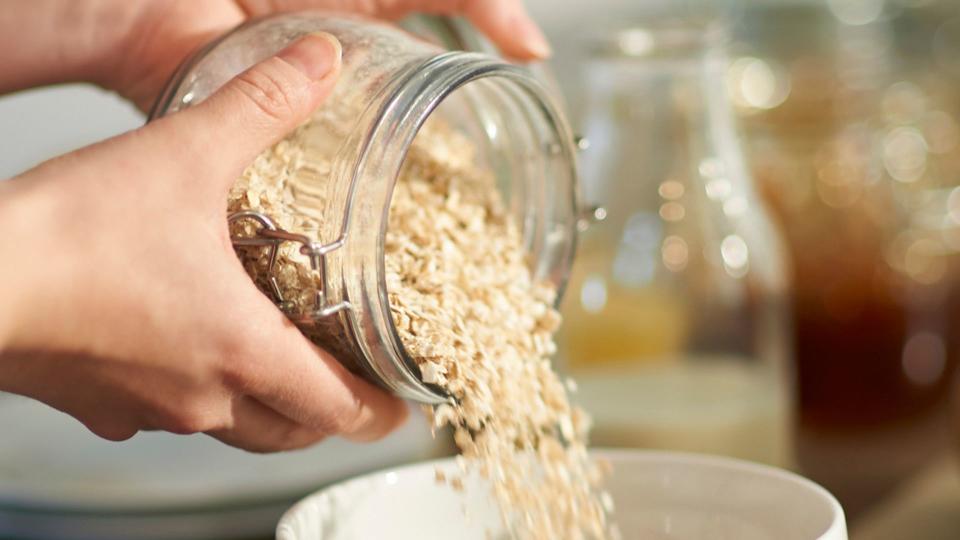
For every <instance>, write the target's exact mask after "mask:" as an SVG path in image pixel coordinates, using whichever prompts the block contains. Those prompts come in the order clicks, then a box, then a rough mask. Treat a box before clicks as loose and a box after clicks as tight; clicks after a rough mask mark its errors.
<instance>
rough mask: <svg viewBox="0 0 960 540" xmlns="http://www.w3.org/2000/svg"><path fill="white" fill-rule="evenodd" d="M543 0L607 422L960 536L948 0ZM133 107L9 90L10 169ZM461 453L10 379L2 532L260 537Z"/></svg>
mask: <svg viewBox="0 0 960 540" xmlns="http://www.w3.org/2000/svg"><path fill="white" fill-rule="evenodd" d="M527 3H528V5H529V6H530V8H531V10H532V11H533V12H534V14H535V16H536V18H537V19H538V20H539V21H540V22H541V23H542V25H543V26H544V27H545V29H546V31H547V33H548V35H549V37H550V38H551V41H552V43H553V45H554V49H555V53H554V58H553V60H552V61H551V63H550V64H551V65H550V67H551V69H552V70H553V73H554V75H555V76H556V79H557V82H558V84H559V87H560V88H561V89H562V92H563V94H564V98H565V99H566V101H567V104H568V106H569V109H570V112H571V119H572V120H573V123H574V127H575V130H576V131H577V132H578V133H581V134H583V135H584V137H585V139H584V142H583V143H582V146H583V147H584V150H583V153H582V156H581V158H582V159H581V166H582V172H583V179H584V191H585V198H586V201H587V202H588V203H590V204H593V205H596V206H598V207H602V209H603V210H602V211H600V212H599V214H602V217H604V218H605V219H604V220H603V221H601V222H600V223H598V224H596V225H595V226H594V227H592V228H590V229H589V230H588V231H586V232H585V233H584V236H583V242H582V248H581V253H580V257H579V260H578V262H577V264H576V265H575V268H574V271H573V276H572V279H571V283H570V287H569V288H568V290H567V294H566V299H565V301H564V304H563V311H564V316H565V319H566V322H565V326H564V329H563V330H562V332H561V336H560V354H559V358H558V365H559V366H560V367H561V368H562V369H563V370H565V371H567V372H568V373H570V374H572V375H574V376H575V377H576V378H577V380H578V381H579V390H578V393H579V395H580V400H581V402H582V403H583V404H584V405H585V407H586V408H587V409H588V410H591V411H592V412H593V413H594V415H595V424H596V428H595V436H594V443H595V444H596V445H599V446H633V447H642V448H669V449H680V450H690V451H701V452H711V453H721V454H727V455H733V456H737V457H742V458H746V459H751V460H756V461H761V462H767V463H771V464H775V465H778V466H783V467H788V468H791V469H794V470H797V471H799V472H800V473H802V474H804V475H806V476H808V477H810V478H812V479H813V480H815V481H817V482H819V483H821V484H823V485H824V486H825V487H827V488H828V489H830V490H831V491H832V492H833V493H834V494H836V496H837V497H838V498H839V499H840V501H841V503H842V504H843V505H844V507H845V509H846V511H847V513H848V520H849V523H850V525H851V529H852V533H851V537H852V539H853V540H887V539H891V540H892V539H905V538H910V539H918V540H935V539H936V540H939V539H948V538H949V539H956V538H960V474H958V468H957V461H956V460H957V458H958V455H960V452H958V451H960V406H958V405H957V403H958V402H957V400H956V397H957V395H958V391H960V382H958V381H957V376H956V374H955V371H956V369H955V367H956V365H957V363H958V358H960V255H958V254H960V2H958V1H957V0H792V1H788V0H779V1H774V0H767V1H758V0H742V1H739V2H737V1H734V0H725V1H721V0H716V1H713V2H710V1H700V2H692V1H678V0H629V1H617V0H593V1H591V2H562V3H561V2H555V1H551V0H528V2H527ZM718 21H719V22H718ZM142 122H143V116H142V115H141V114H140V113H138V112H137V111H135V110H134V109H133V108H131V107H130V106H129V105H127V104H125V103H123V102H121V101H120V100H119V99H117V98H116V97H114V96H112V95H110V94H108V93H106V92H103V91H101V90H98V89H95V88H92V87H86V86H66V87H60V88H51V89H43V90H38V91H33V92H26V93H22V94H19V95H14V96H7V97H3V98H0V148H2V149H3V151H2V153H0V178H2V177H7V176H11V175H14V174H16V173H18V172H21V171H23V170H24V169H26V168H29V167H30V166H32V165H34V164H36V163H37V162H39V161H41V160H43V159H46V158H48V157H51V156H54V155H56V154H59V153H62V152H64V151H67V150H70V149H73V148H76V147H78V146H82V145H84V144H87V143H90V142H93V141H96V140H98V139H101V138H104V137H107V136H109V135H112V134H115V133H118V132H121V131H123V130H127V129H131V128H134V127H136V126H138V125H140V124H141V123H142ZM448 451H449V447H448V446H447V445H446V444H445V443H444V441H442V440H441V441H439V442H435V441H433V440H432V439H431V438H430V437H429V430H428V429H427V427H426V426H425V425H423V423H422V422H420V421H414V422H413V423H412V424H411V425H409V426H408V427H407V428H405V429H404V430H403V431H402V432H401V433H398V434H396V435H395V436H393V437H391V438H389V439H387V440H386V441H384V442H383V443H379V444H378V445H374V446H371V447H357V446H353V445H348V444H345V443H340V442H336V443H333V444H325V445H322V446H321V447H319V448H316V449H313V450H310V451H307V452H301V453H295V454H291V455H287V456H280V457H276V456H271V457H263V456H249V455H246V454H243V453H240V452H236V451H232V450H227V449H224V448H222V447H220V446H218V445H216V444H214V443H212V441H207V440H206V439H203V438H197V437H194V438H175V437H173V436H164V435H162V434H146V435H143V434H142V435H140V436H138V437H137V438H135V439H134V440H132V441H130V442H128V443H123V444H119V445H117V444H112V443H105V442H102V441H98V440H95V439H93V438H92V436H88V435H87V434H86V433H85V432H84V430H83V428H82V427H79V425H76V424H75V423H73V422H72V421H70V420H69V419H65V418H63V417H61V416H59V415H57V414H55V413H52V412H50V411H47V410H45V409H43V408H42V407H39V406H36V405H34V404H31V403H28V402H26V401H25V400H21V399H17V398H12V397H9V396H7V397H4V396H0V532H5V533H9V534H14V535H19V536H22V537H31V538H107V537H133V536H131V534H129V531H132V530H137V531H140V533H141V535H142V536H143V537H151V538H193V537H195V538H204V537H209V538H213V537H217V538H242V537H254V538H255V537H258V536H259V537H267V536H269V531H270V530H271V528H272V524H273V522H274V521H275V519H276V517H277V516H278V515H279V512H280V511H281V510H282V509H283V508H284V507H285V506H287V505H288V504H289V502H290V501H291V500H293V499H295V498H296V497H297V496H299V495H301V494H303V493H306V492H308V491H311V490H313V489H314V488H316V487H319V485H322V484H323V483H326V482H330V481H332V480H334V479H339V478H343V477H345V476H349V475H352V474H356V473H357V472H359V471H363V470H370V469H372V468H375V467H380V466H383V465H386V464H389V463H398V462H405V461H411V460H419V459H425V458H428V457H433V456H436V455H440V454H443V453H445V452H448ZM38 524H46V528H45V529H37V528H36V527H37V526H38ZM130 527H134V528H130ZM38 530H39V531H40V533H37V531H38ZM125 531H126V532H127V534H126V535H125V534H123V533H124V532H125ZM0 536H2V535H0Z"/></svg>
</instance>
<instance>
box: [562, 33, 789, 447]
mask: <svg viewBox="0 0 960 540" xmlns="http://www.w3.org/2000/svg"><path fill="white" fill-rule="evenodd" d="M710 36H711V34H710V33H709V32H704V30H703V29H701V28H694V27H684V26H674V25H665V26H663V27H650V28H638V29H632V30H627V31H624V32H622V33H620V34H618V35H614V36H613V38H612V39H611V40H609V41H603V42H602V43H601V44H599V45H598V48H597V50H596V51H595V54H594V55H593V58H592V59H591V60H590V62H589V63H588V64H587V65H586V70H587V72H586V74H585V76H584V80H585V81H586V84H587V96H586V98H587V101H586V118H585V122H584V131H585V135H586V137H587V139H588V140H589V141H590V143H591V146H590V150H589V151H588V152H586V153H585V154H584V156H583V159H582V166H583V167H582V171H583V184H584V198H585V201H586V202H587V203H589V204H591V205H593V204H596V205H599V206H601V207H603V208H604V209H605V210H606V214H607V215H606V219H605V221H603V222H602V223H599V224H596V225H595V226H594V227H591V229H590V230H589V231H587V232H586V233H584V235H583V236H582V237H581V246H580V251H579V255H578V259H577V261H576V263H575V265H574V271H573V276H572V278H571V282H570V286H569V291H568V292H569V294H568V295H567V299H566V302H565V304H564V305H563V306H562V311H561V312H562V314H563V316H564V326H563V327H562V328H561V333H560V339H559V342H558V344H559V351H560V359H561V361H563V362H565V364H564V365H565V367H566V370H567V372H568V373H570V374H572V375H574V377H575V378H576V379H577V381H578V386H579V391H578V394H579V398H580V400H581V403H582V404H583V406H584V408H585V409H586V410H589V411H590V412H591V414H592V415H593V416H594V431H593V433H592V435H591V440H592V441H594V442H595V443H596V444H599V445H605V446H606V445H611V446H638V447H652V448H666V449H677V450H688V451H699V452H710V453H718V454H727V455H733V456H737V457H741V458H747V459H752V460H758V461H764V462H768V463H775V464H780V465H783V464H785V463H787V462H788V453H789V451H788V447H789V444H788V442H789V430H790V402H791V397H790V381H789V378H790V364H789V362H788V352H789V344H788V341H787V334H786V330H787V326H786V324H787V321H786V318H785V317H786V313H785V303H784V292H785V276H784V273H783V272H784V269H783V261H782V259H781V257H782V254H781V250H780V246H779V241H778V236H777V234H776V233H775V232H774V230H773V227H772V225H771V223H770V222H769V221H768V219H767V216H766V214H765V211H764V208H763V206H762V204H761V203H760V201H759V200H758V199H757V196H756V195H755V193H754V191H753V187H752V184H751V177H750V175H749V173H748V171H747V169H746V164H745V162H744V160H743V158H742V155H741V151H740V147H739V141H738V138H737V133H736V131H735V129H734V124H733V115H732V110H731V108H730V106H729V103H728V101H727V99H726V95H725V93H724V92H723V88H724V86H723V76H724V72H725V70H724V68H725V65H726V63H725V60H724V56H723V54H722V52H721V51H720V49H718V48H714V47H713V46H712V45H711V42H712V41H713V40H714V39H715V38H712V37H710ZM716 39H719V38H716Z"/></svg>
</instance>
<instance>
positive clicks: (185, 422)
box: [157, 400, 228, 435]
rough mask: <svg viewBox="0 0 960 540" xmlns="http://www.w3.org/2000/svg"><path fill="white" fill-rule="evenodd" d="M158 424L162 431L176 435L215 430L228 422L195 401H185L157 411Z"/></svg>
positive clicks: (223, 426)
mask: <svg viewBox="0 0 960 540" xmlns="http://www.w3.org/2000/svg"><path fill="white" fill-rule="evenodd" d="M157 423H158V426H159V427H160V428H161V429H163V430H164V431H169V432H171V433H176V434H178V435H190V434H193V433H203V432H206V431H215V430H219V429H224V428H225V427H227V425H228V422H227V421H226V419H224V418H222V417H221V416H220V415H218V414H216V413H214V412H213V411H211V409H210V407H206V406H204V405H203V404H202V403H200V402H197V401H189V400H187V401H185V402H183V403H179V404H177V405H176V406H175V407H172V408H171V407H167V408H165V409H164V410H161V411H160V413H159V422H157Z"/></svg>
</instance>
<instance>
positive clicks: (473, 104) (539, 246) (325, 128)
mask: <svg viewBox="0 0 960 540" xmlns="http://www.w3.org/2000/svg"><path fill="white" fill-rule="evenodd" d="M418 28H421V29H422V28H428V29H429V28H447V29H453V28H454V27H453V26H449V25H447V26H444V23H443V21H439V22H438V21H436V20H434V22H433V23H432V24H423V23H422V22H421V24H419V25H418ZM318 31H324V32H328V33H330V34H333V35H334V36H336V37H337V38H338V39H339V40H340V42H341V45H342V46H343V67H342V70H341V75H340V79H339V81H338V83H337V86H336V89H335V90H334V92H333V94H332V95H331V96H330V97H329V98H328V99H327V100H326V101H325V103H324V104H323V105H322V106H321V107H320V109H319V110H318V111H317V113H316V114H315V116H316V117H319V116H320V115H324V118H325V121H324V122H323V123H322V124H318V127H316V129H313V128H311V133H310V136H309V137H308V138H307V139H306V141H305V144H308V145H311V146H312V150H313V151H315V152H318V153H319V154H321V155H324V156H329V157H330V161H331V166H330V170H329V175H331V181H329V182H326V183H325V185H326V186H327V188H325V189H326V191H325V192H324V193H322V194H320V196H319V198H320V199H322V200H323V204H322V207H320V208H317V210H318V211H320V212H322V220H321V221H322V225H321V226H320V229H319V230H318V231H316V233H315V234H316V238H309V240H310V241H312V242H313V244H312V245H313V247H314V248H316V249H315V252H316V253H318V256H317V269H318V271H320V272H321V274H320V275H322V280H323V283H324V287H323V295H322V298H317V302H316V305H315V306H314V309H313V310H311V311H309V312H296V313H288V315H289V316H290V317H291V318H292V319H293V320H294V321H295V322H296V323H297V324H298V325H299V326H300V327H301V329H303V330H304V332H305V333H307V334H308V335H310V336H311V337H312V338H314V340H315V341H318V342H320V343H322V344H323V345H324V346H326V347H328V348H330V349H332V350H333V351H334V352H336V353H337V354H338V357H339V358H340V359H342V360H343V361H344V362H345V363H346V364H348V366H350V367H351V368H352V369H354V370H356V371H358V372H360V373H362V374H365V375H366V376H368V377H369V378H370V379H371V380H373V381H375V382H377V383H379V384H381V385H382V386H384V387H385V388H387V389H389V390H391V391H392V392H394V393H395V394H397V395H399V396H401V397H404V398H409V399H413V400H416V401H420V402H424V403H438V402H442V401H444V400H446V399H447V398H446V396H445V395H444V394H443V393H442V392H441V391H440V390H439V389H437V388H435V387H432V386H429V385H426V384H425V383H423V382H422V381H421V379H420V375H419V370H418V368H417V366H416V364H415V362H413V361H412V360H411V359H410V358H409V356H408V355H407V354H406V352H405V351H404V348H403V345H402V344H401V342H400V339H399V337H398V336H397V332H396V329H395V327H394V324H393V319H392V316H391V313H390V309H389V302H388V298H387V287H386V282H385V270H384V236H385V234H386V229H387V221H388V216H389V209H390V201H391V195H392V192H393V186H394V184H395V182H396V180H397V176H398V174H399V171H400V167H401V165H402V163H403V161H404V158H405V156H406V153H407V149H408V148H409V147H410V144H411V143H412V141H413V139H414V137H415V136H416V134H417V132H418V130H419V129H420V127H421V126H422V125H423V123H424V122H425V121H426V120H427V118H428V117H431V116H433V115H436V116H437V117H441V118H442V119H443V120H444V121H445V122H446V123H447V124H449V125H451V126H452V127H453V128H454V129H457V130H459V131H461V132H463V133H465V134H466V135H467V136H468V137H469V138H470V139H471V140H472V141H473V142H474V143H475V145H476V147H477V151H478V158H477V159H478V161H479V163H478V165H480V166H483V167H486V168H489V169H490V170H492V171H494V173H495V175H496V177H497V183H498V186H499V187H500V188H501V191H502V194H503V197H504V199H505V201H506V203H507V208H509V209H510V212H511V214H512V216H513V218H514V219H515V220H516V222H517V223H518V224H520V225H521V230H522V231H523V240H524V245H525V247H526V248H527V249H528V251H529V261H530V268H531V271H532V274H533V277H534V278H535V279H540V280H546V281H549V282H551V283H552V284H554V285H555V286H556V287H557V288H558V289H561V288H562V287H563V284H564V282H565V280H566V278H567V274H568V271H569V267H570V264H571V261H572V257H573V249H574V245H575V241H576V234H577V207H578V200H577V197H578V195H577V175H576V166H575V155H574V145H573V137H572V135H571V133H570V131H569V128H568V126H567V124H566V121H565V120H564V118H563V116H562V113H561V112H560V111H559V109H558V108H557V107H556V106H555V105H554V103H553V101H552V100H551V98H550V97H549V95H548V93H547V92H546V91H545V90H544V88H543V87H542V86H541V85H540V84H539V83H538V82H537V80H536V79H535V78H534V77H533V76H532V75H531V74H530V73H529V72H528V71H526V70H525V69H523V68H520V67H517V66H513V65H509V64H507V63H504V62H502V61H500V60H498V59H496V58H493V57H491V56H488V55H483V54H477V53H467V52H448V51H445V50H444V49H443V48H441V47H440V46H439V45H438V44H436V43H430V42H428V41H427V40H425V39H420V38H417V37H415V36H414V35H412V34H410V33H408V32H406V31H404V30H401V29H400V28H398V27H395V26H393V25H390V24H387V23H383V22H378V21H373V20H369V19H363V18H358V17H344V16H342V15H336V16H333V15H329V14H323V13H313V12H309V13H298V14H287V15H280V16H275V17H270V18H266V19H261V20H257V21H254V22H252V23H248V24H246V25H243V26H241V27H239V28H238V29H236V30H234V31H232V32H231V33H229V34H227V35H226V36H224V37H222V38H220V39H219V40H217V41H216V42H214V43H212V44H210V45H209V46H208V47H206V48H205V49H204V50H202V51H200V52H199V53H198V54H197V55H196V56H195V57H194V58H192V59H191V60H189V61H188V62H187V63H186V64H184V66H183V67H182V68H181V70H180V71H179V72H178V74H177V75H175V77H174V79H173V80H172V81H171V82H170V84H169V85H168V89H167V91H166V92H165V93H164V95H163V96H162V97H161V100H160V102H159V103H158V105H157V107H156V109H155V112H154V115H153V116H161V115H163V114H168V113H172V112H175V111H177V110H179V109H181V108H183V107H185V106H189V105H190V104H193V103H197V102H199V101H201V100H202V99H204V98H205V97H207V96H208V95H210V94H211V93H212V92H213V91H215V90H216V89H217V88H219V87H220V86H221V85H223V84H224V83H225V82H227V81H228V80H229V79H230V78H232V77H233V76H235V75H237V74H238V73H240V72H242V71H243V70H244V69H246V68H247V67H249V66H252V65H253V64H255V63H256V62H258V61H260V60H262V59H265V58H268V57H269V56H271V55H273V54H275V53H276V52H277V51H278V50H280V49H281V48H283V47H284V46H286V45H287V44H289V43H291V42H292V41H294V40H296V39H297V38H299V37H300V36H303V35H305V34H308V33H311V32H318ZM435 37H436V36H435ZM280 292H281V293H284V294H290V293H293V294H296V291H280ZM275 299H277V300H281V299H282V298H275Z"/></svg>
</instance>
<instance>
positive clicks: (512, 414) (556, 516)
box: [229, 113, 611, 540]
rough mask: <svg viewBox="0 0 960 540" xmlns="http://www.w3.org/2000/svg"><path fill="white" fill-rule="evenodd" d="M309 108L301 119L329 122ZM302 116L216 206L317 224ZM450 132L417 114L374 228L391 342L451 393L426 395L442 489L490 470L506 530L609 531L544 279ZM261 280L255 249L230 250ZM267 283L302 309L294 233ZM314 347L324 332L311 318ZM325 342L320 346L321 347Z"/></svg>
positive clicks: (307, 230)
mask: <svg viewBox="0 0 960 540" xmlns="http://www.w3.org/2000/svg"><path fill="white" fill-rule="evenodd" d="M329 121H330V120H329V119H325V118H322V117H320V116H319V113H318V116H317V117H316V118H315V119H314V120H313V124H319V123H322V122H329ZM316 127H317V126H316V125H312V124H311V123H308V124H307V125H305V126H303V127H301V128H300V129H299V130H298V131H296V132H294V133H293V134H291V135H290V136H289V137H287V138H286V139H285V140H283V141H281V142H280V143H278V144H277V145H275V146H274V147H273V148H271V149H269V150H267V151H266V152H264V153H263V154H262V155H261V156H260V157H259V158H258V159H257V160H256V162H255V163H254V164H252V165H251V166H250V167H249V168H248V169H247V170H246V171H245V172H244V174H243V177H242V178H240V179H239V180H238V181H237V183H236V185H235V186H234V188H233V190H232V192H231V195H230V201H229V210H230V211H231V212H236V211H240V210H255V211H259V212H262V213H264V214H267V215H269V216H271V217H272V218H274V220H275V221H276V222H277V224H278V226H280V227H281V228H283V229H285V230H288V231H291V232H298V233H304V234H308V235H311V234H316V233H317V231H318V229H319V227H320V223H321V220H322V219H323V215H322V211H320V209H322V205H323V193H325V187H324V186H323V183H324V182H327V181H329V174H330V164H329V162H328V161H327V160H325V159H324V156H323V155H317V154H318V153H317V152H313V151H311V150H308V148H314V147H316V146H317V145H308V144H303V143H304V140H305V137H310V136H312V132H313V131H326V132H329V131H332V128H329V126H328V127H325V129H324V130H317V129H316ZM474 154H475V149H474V146H473V145H472V144H471V142H470V141H469V140H468V139H467V138H465V137H464V136H463V135H461V134H459V133H457V132H456V131H454V130H452V129H450V128H449V127H447V126H446V125H444V124H442V123H440V121H438V120H430V121H429V122H428V123H427V124H426V125H425V126H424V127H423V129H421V131H420V133H419V134H418V135H417V137H416V139H415V141H414V143H413V145H412V148H411V149H410V152H409V154H408V156H407V159H406V161H405V163H404V167H403V170H402V172H401V174H400V177H399V179H398V182H397V185H396V188H395V191H394V195H393V199H392V202H391V207H390V218H389V226H388V229H387V234H386V241H385V254H384V256H385V266H386V283H387V290H388V293H389V301H390V306H391V311H392V314H393V319H394V322H395V325H396V328H397V330H398V332H399V336H400V338H401V340H402V343H403V346H404V347H405V349H406V351H407V353H408V354H409V355H410V357H411V358H413V359H414V360H415V361H416V362H417V364H418V365H419V367H420V370H421V373H422V376H423V380H424V381H425V382H427V383H433V384H436V385H438V386H439V387H441V388H443V389H445V390H446V391H447V392H448V393H449V394H450V395H452V396H454V397H455V398H456V399H455V403H456V404H455V405H452V404H451V405H440V406H437V407H430V408H428V409H427V413H428V414H429V415H430V416H431V417H432V420H433V423H434V425H435V427H436V428H438V429H439V428H448V429H451V430H452V433H453V439H454V441H455V443H456V445H457V447H458V448H459V450H460V453H461V456H460V457H459V458H458V460H457V461H458V463H459V464H460V468H461V471H460V472H461V474H460V475H457V476H454V477H451V476H449V475H444V474H441V473H440V472H439V471H438V473H437V478H438V480H439V481H442V482H446V483H447V484H449V485H450V486H451V489H454V490H456V489H463V486H464V483H463V478H464V477H465V476H466V475H471V474H479V475H481V476H482V477H484V478H486V479H487V480H489V482H490V484H491V486H492V491H493V494H494V496H495V498H496V501H497V503H498V506H499V508H500V512H501V515H502V518H503V523H504V526H505V528H506V530H507V531H508V533H509V535H510V536H511V537H514V538H519V539H544V540H546V539H551V540H553V539H557V538H585V539H586V538H608V537H610V536H611V530H610V526H609V524H608V514H609V512H610V511H611V503H610V501H609V496H608V495H605V494H603V493H602V492H601V490H600V483H601V481H602V477H603V476H604V474H605V471H603V470H602V469H603V467H601V466H600V465H599V464H598V463H596V462H594V461H593V460H591V459H590V458H589V457H588V456H587V450H586V441H587V432H588V430H589V419H588V418H587V416H586V415H585V414H584V413H583V412H582V411H581V410H579V409H578V408H576V407H573V406H571V404H570V400H569V398H568V392H571V391H573V390H574V385H573V382H572V381H566V382H564V381H562V380H561V378H560V377H559V376H558V375H557V373H555V372H554V371H553V369H552V367H551V364H550V360H549V357H550V355H552V354H553V353H554V351H555V345H554V341H553V333H554V332H555V331H556V330H557V327H558V326H559V324H560V316H559V314H558V313H557V311H556V310H555V309H554V307H553V306H554V304H555V296H556V291H555V290H554V289H553V288H552V287H551V286H550V285H548V284H545V283H538V282H536V281H534V280H533V279H532V277H531V273H530V270H529V269H528V266H527V258H526V253H525V250H524V248H523V244H522V238H521V231H520V230H519V229H518V227H517V225H516V223H514V221H513V220H512V219H511V217H510V215H509V214H508V212H507V211H506V209H505V208H504V203H503V200H502V199H501V196H500V193H499V191H498V190H497V189H496V186H495V179H494V177H493V175H492V174H491V172H490V171H488V170H486V169H484V168H482V167H479V166H478V165H477V164H476V160H475V155H474ZM238 253H239V254H240V256H241V258H242V259H243V260H244V264H245V266H246V268H247V270H248V272H250V273H251V275H252V276H253V277H254V279H255V281H256V282H257V283H258V284H259V285H260V286H261V288H263V289H264V290H265V291H268V288H267V286H268V283H267V281H266V275H265V269H266V265H267V260H266V253H265V250H263V249H242V250H240V251H239V252H238ZM278 265H279V266H278V268H277V269H276V274H277V276H278V280H279V284H280V288H281V290H282V292H283V294H284V296H285V297H286V298H289V299H291V300H292V301H294V302H295V303H298V304H299V305H298V307H300V308H303V307H304V306H307V305H309V302H312V301H313V294H314V291H315V290H316V289H317V287H318V286H319V284H318V283H316V281H315V280H316V278H315V274H314V273H312V272H311V271H310V269H309V263H308V261H307V260H306V258H305V257H304V256H302V255H301V254H300V253H299V252H298V250H297V246H296V245H284V246H283V247H282V249H281V253H280V255H279V259H278ZM307 334H308V336H310V337H311V339H313V340H314V341H316V342H317V343H318V344H319V345H320V346H326V347H328V348H333V349H335V350H336V349H337V347H336V346H335V344H331V343H330V340H331V339H332V337H331V336H328V335H324V334H323V333H322V332H319V333H318V332H317V331H315V330H311V331H310V332H307ZM331 345H333V346H332V347H331Z"/></svg>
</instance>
